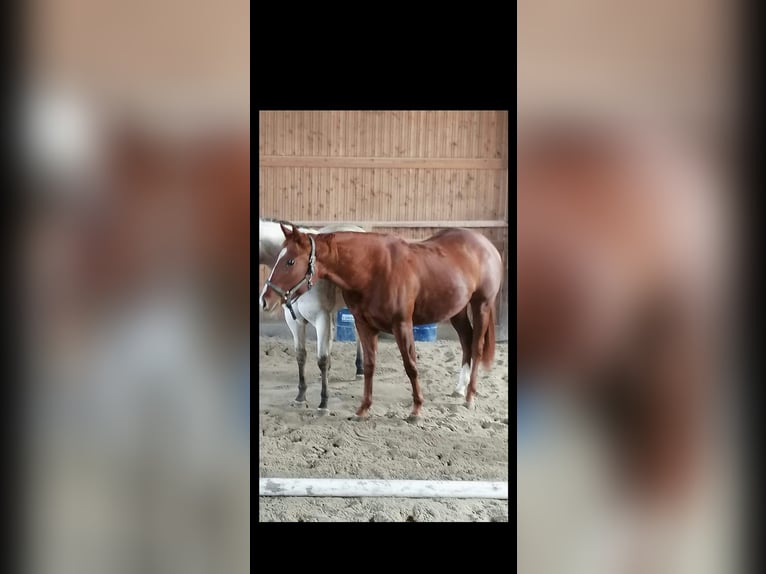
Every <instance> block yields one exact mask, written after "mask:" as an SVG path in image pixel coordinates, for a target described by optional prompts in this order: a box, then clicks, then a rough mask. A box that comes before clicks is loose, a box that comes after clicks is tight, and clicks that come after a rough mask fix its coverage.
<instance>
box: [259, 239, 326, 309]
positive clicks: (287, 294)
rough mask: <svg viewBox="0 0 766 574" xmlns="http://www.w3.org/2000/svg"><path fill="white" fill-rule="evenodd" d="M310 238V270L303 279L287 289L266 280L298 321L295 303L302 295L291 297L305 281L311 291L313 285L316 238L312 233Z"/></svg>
mask: <svg viewBox="0 0 766 574" xmlns="http://www.w3.org/2000/svg"><path fill="white" fill-rule="evenodd" d="M308 238H309V241H310V242H311V252H310V253H309V268H308V271H306V275H304V276H303V279H301V280H300V281H298V283H296V284H295V285H293V286H292V287H290V289H288V290H287V291H283V290H282V288H281V287H278V286H277V285H274V284H273V283H272V282H271V281H266V285H268V286H269V287H270V288H271V289H273V290H274V291H275V292H276V293H277V295H279V296H280V297H282V301H284V303H283V305H284V306H285V307H287V310H288V311H290V315H292V316H293V320H295V321H297V320H298V318H297V317H296V316H295V311H293V303H295V302H296V301H297V300H298V299H299V298H300V295H298V296H296V297H293V298H291V297H292V294H293V293H294V292H295V291H297V290H298V289H300V288H301V287H302V286H303V284H304V283H308V286H309V291H311V288H312V287H313V285H312V284H311V278H312V277H313V276H314V263H316V244H315V243H314V238H313V237H312V236H311V235H309V236H308Z"/></svg>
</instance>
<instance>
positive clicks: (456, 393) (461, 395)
mask: <svg viewBox="0 0 766 574" xmlns="http://www.w3.org/2000/svg"><path fill="white" fill-rule="evenodd" d="M450 396H451V397H455V398H456V399H464V398H465V393H461V392H459V391H452V394H451V395H450Z"/></svg>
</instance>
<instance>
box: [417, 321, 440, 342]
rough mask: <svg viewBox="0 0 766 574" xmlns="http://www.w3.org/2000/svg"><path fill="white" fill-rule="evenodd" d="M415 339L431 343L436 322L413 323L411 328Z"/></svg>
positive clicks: (434, 338) (434, 333)
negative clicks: (426, 323) (427, 323)
mask: <svg viewBox="0 0 766 574" xmlns="http://www.w3.org/2000/svg"><path fill="white" fill-rule="evenodd" d="M412 331H413V334H414V336H415V340H416V341H426V342H428V343H433V342H434V341H436V323H431V324H430V325H415V326H414V327H413V328H412Z"/></svg>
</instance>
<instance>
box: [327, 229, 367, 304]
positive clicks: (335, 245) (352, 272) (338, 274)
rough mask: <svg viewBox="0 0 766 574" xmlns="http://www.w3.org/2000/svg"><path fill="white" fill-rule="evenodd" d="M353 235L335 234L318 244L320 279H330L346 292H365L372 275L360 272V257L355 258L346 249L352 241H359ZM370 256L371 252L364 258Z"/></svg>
mask: <svg viewBox="0 0 766 574" xmlns="http://www.w3.org/2000/svg"><path fill="white" fill-rule="evenodd" d="M351 235H352V234H351V233H348V234H341V235H337V234H335V235H334V236H333V238H332V239H331V240H328V239H323V240H320V241H318V242H317V249H318V250H320V251H318V253H317V260H318V261H319V262H320V263H321V271H320V278H322V279H328V280H329V281H331V282H332V283H335V284H336V285H338V286H339V287H340V288H341V289H343V290H346V291H365V290H367V288H368V287H369V283H370V277H371V275H370V274H369V273H366V272H360V265H359V256H354V255H353V254H351V253H350V252H349V251H348V250H347V249H344V247H345V246H347V245H350V244H351V242H352V241H357V240H358V238H356V237H353V236H351ZM354 235H356V233H354ZM320 237H321V236H320ZM339 247H340V249H339ZM368 255H370V252H369V250H368V251H366V252H365V255H364V257H365V258H366V257H367V256H368Z"/></svg>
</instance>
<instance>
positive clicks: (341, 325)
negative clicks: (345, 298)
mask: <svg viewBox="0 0 766 574" xmlns="http://www.w3.org/2000/svg"><path fill="white" fill-rule="evenodd" d="M335 340H336V341H356V332H355V331H354V316H353V315H352V314H351V311H349V310H348V309H346V308H345V307H344V308H343V309H341V310H340V311H338V318H337V321H336V322H335Z"/></svg>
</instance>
